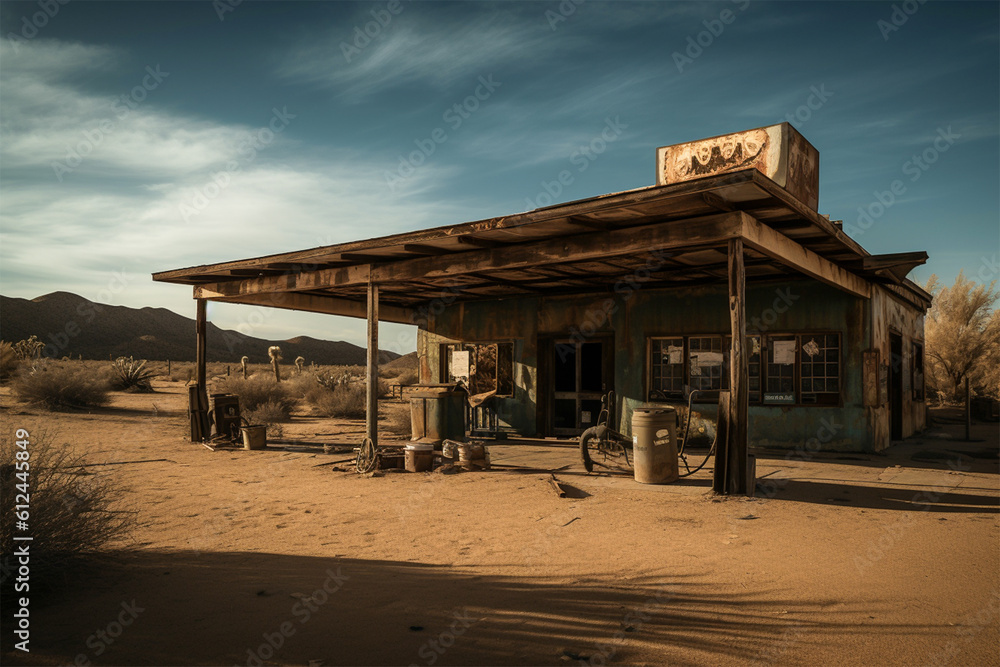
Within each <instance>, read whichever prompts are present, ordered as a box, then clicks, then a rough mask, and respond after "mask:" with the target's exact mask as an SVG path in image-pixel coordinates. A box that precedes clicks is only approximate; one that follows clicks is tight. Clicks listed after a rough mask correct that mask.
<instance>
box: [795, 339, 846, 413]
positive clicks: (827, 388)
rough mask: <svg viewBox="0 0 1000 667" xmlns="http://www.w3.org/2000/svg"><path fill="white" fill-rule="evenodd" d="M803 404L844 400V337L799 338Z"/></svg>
mask: <svg viewBox="0 0 1000 667" xmlns="http://www.w3.org/2000/svg"><path fill="white" fill-rule="evenodd" d="M799 343H800V345H799V350H800V358H801V361H800V364H799V368H800V372H799V375H800V378H799V382H800V384H801V390H800V391H801V392H802V393H801V402H802V403H820V404H824V405H829V404H833V403H837V402H838V401H839V400H840V334H816V335H803V336H799Z"/></svg>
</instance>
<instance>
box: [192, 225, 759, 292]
mask: <svg viewBox="0 0 1000 667" xmlns="http://www.w3.org/2000/svg"><path fill="white" fill-rule="evenodd" d="M745 219H749V218H748V216H745V214H742V213H723V214H718V215H710V216H705V217H703V218H696V219H692V220H683V221H674V222H667V223H661V224H654V225H647V226H645V227H643V228H642V229H641V230H636V229H616V230H612V231H607V232H595V233H593V234H579V235H576V236H572V237H568V238H561V239H553V240H549V241H544V242H540V243H525V244H521V245H514V246H508V247H504V248H492V249H484V250H473V251H469V252H464V253H459V254H455V255H446V256H442V257H421V258H415V259H409V260H401V261H398V262H392V263H389V264H383V265H380V266H377V267H371V268H369V266H368V265H358V266H350V267H344V268H342V269H324V270H320V271H309V272H301V273H290V274H288V275H283V276H273V277H261V278H250V279H246V280H239V281H225V282H219V283H209V284H206V285H198V286H196V287H195V288H194V293H195V298H208V299H218V298H220V297H231V296H242V295H247V294H268V293H272V292H289V291H310V290H318V289H327V288H336V287H345V286H349V285H363V284H365V283H366V282H367V281H368V279H369V276H371V279H372V280H375V281H376V282H378V283H395V282H398V281H405V280H427V279H433V278H446V277H450V276H459V275H463V274H469V273H475V272H482V271H500V270H504V269H521V268H528V267H536V266H545V265H548V264H558V263H565V262H572V261H585V260H590V259H602V258H608V257H614V256H620V255H632V254H635V253H642V252H650V251H652V250H657V249H669V248H680V247H687V246H698V245H710V244H725V243H726V242H727V241H728V240H729V239H731V238H736V237H737V236H738V235H739V234H740V230H741V229H742V227H743V226H744V221H745Z"/></svg>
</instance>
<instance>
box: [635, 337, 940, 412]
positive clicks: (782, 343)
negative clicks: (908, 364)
mask: <svg viewBox="0 0 1000 667" xmlns="http://www.w3.org/2000/svg"><path fill="white" fill-rule="evenodd" d="M729 348H730V337H729V336H711V335H704V336H673V337H664V338H650V339H649V375H648V378H649V400H651V401H657V400H674V399H684V398H685V392H686V391H687V390H695V389H696V390H699V391H700V392H701V395H700V396H698V397H696V399H695V400H699V399H700V400H709V399H711V398H712V396H713V394H715V395H717V392H718V391H719V390H720V389H729V373H730V364H729ZM918 348H919V344H914V359H916V358H917V355H918V354H919V355H922V350H918ZM745 349H746V353H747V375H748V381H749V383H748V384H749V397H748V399H749V401H750V403H757V404H760V403H763V404H765V405H803V404H804V405H837V404H838V403H839V402H840V389H841V386H840V385H841V382H840V377H841V366H842V362H841V359H840V334H838V333H801V334H795V333H787V334H753V335H750V336H747V339H746V348H745ZM914 363H915V364H917V363H920V364H921V365H920V366H919V367H918V366H916V365H915V366H914V369H917V368H920V369H922V363H923V362H922V360H921V361H920V362H916V361H915V362H914ZM914 372H915V373H916V370H915V371H914ZM913 387H914V388H915V391H916V388H917V387H922V376H921V378H920V379H919V380H918V379H917V375H916V374H915V375H914V381H913ZM915 395H916V394H915Z"/></svg>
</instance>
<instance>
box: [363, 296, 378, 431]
mask: <svg viewBox="0 0 1000 667" xmlns="http://www.w3.org/2000/svg"><path fill="white" fill-rule="evenodd" d="M365 422H366V430H367V435H368V437H369V438H370V439H371V441H372V444H374V445H376V446H377V445H378V284H376V283H373V282H371V281H369V282H368V400H367V403H366V413H365Z"/></svg>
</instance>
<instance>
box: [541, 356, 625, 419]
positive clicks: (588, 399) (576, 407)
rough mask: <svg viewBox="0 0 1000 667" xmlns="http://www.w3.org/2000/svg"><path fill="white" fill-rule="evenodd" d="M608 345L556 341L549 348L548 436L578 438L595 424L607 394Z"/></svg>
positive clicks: (608, 373)
mask: <svg viewBox="0 0 1000 667" xmlns="http://www.w3.org/2000/svg"><path fill="white" fill-rule="evenodd" d="M611 349H612V346H611V345H610V342H609V341H605V340H590V341H586V342H577V341H572V340H569V339H563V340H556V341H555V344H554V345H553V348H552V364H551V366H550V368H551V369H552V389H553V391H552V403H551V406H552V410H551V415H552V421H551V424H552V434H553V435H579V434H580V433H581V432H583V431H584V430H585V429H588V428H590V427H591V426H595V425H596V424H597V419H598V416H599V415H600V413H601V397H602V396H603V395H604V393H605V392H606V391H607V386H608V377H609V376H610V372H609V368H608V367H609V360H610V352H611Z"/></svg>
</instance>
